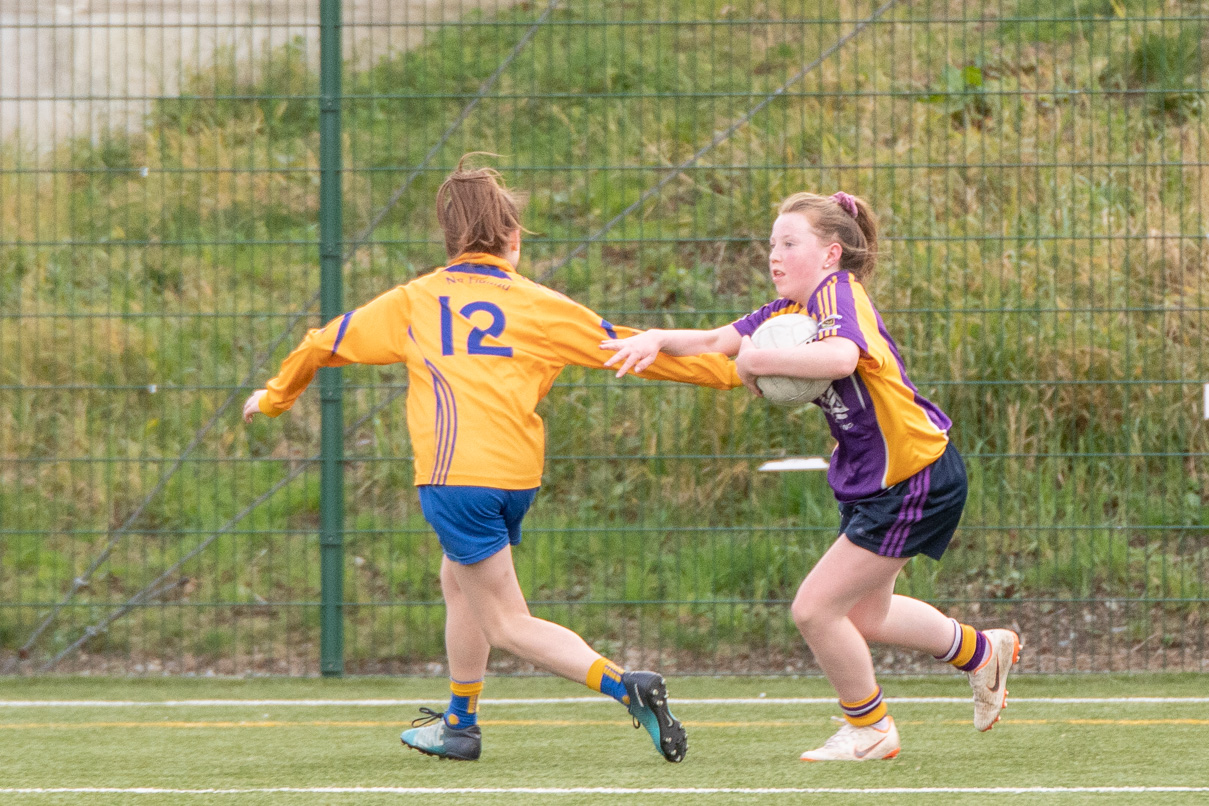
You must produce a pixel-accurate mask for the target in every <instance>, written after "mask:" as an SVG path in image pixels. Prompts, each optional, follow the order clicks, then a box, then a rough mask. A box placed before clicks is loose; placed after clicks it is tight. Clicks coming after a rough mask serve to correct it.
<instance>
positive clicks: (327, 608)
mask: <svg viewBox="0 0 1209 806" xmlns="http://www.w3.org/2000/svg"><path fill="white" fill-rule="evenodd" d="M340 17H341V5H340V0H321V2H320V6H319V266H320V280H319V282H320V292H321V298H320V309H321V311H322V317H323V321H325V322H328V321H331V320H332V319H333V318H335V317H337V316H339V315H340V314H341V313H342V309H343V306H344V301H343V293H342V292H343V289H342V288H341V283H342V280H343V278H342V268H343V259H342V255H341V249H342V243H341V241H342V240H343V229H344V219H343V214H342V212H343V211H342V210H341V205H342V204H343V198H342V193H341V182H342V170H343V163H342V154H341V142H340V139H341V133H340V92H341V88H340V71H341V69H342V67H343V65H342V62H343V59H342V57H341V52H340ZM319 384H320V387H319V388H320V392H319V394H320V401H321V415H322V433H321V437H320V452H321V456H320V467H321V472H320V499H319V553H320V554H319V561H320V605H319V607H320V627H319V630H320V635H319V669H320V672H321V673H322V674H323V676H324V677H339V676H341V675H343V674H344V606H343V605H344V468H343V462H344V399H343V398H344V385H343V378H342V376H341V372H340V370H339V369H337V368H334V367H329V368H324V369H322V370H320V373H319Z"/></svg>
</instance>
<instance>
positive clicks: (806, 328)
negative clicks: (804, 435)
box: [751, 313, 831, 406]
mask: <svg viewBox="0 0 1209 806" xmlns="http://www.w3.org/2000/svg"><path fill="white" fill-rule="evenodd" d="M818 330H819V326H818V323H817V322H815V321H814V319H813V318H812V317H809V316H807V315H806V314H802V313H783V314H781V315H780V316H774V317H772V318H771V319H769V320H768V321H767V322H765V323H764V324H762V325H760V326H759V327H758V328H756V332H755V333H752V334H751V341H752V344H754V345H755V346H756V347H760V348H769V347H775V348H784V347H796V346H798V345H799V344H807V343H809V342H812V341H814V337H815V334H816V333H818ZM830 385H831V381H829V380H809V379H807V378H790V377H787V376H784V375H763V376H761V377H759V378H757V379H756V386H758V387H760V391H761V392H762V393H763V394H764V399H765V400H767V401H768V402H769V403H776V404H777V405H778V406H800V405H802V404H804V403H809V402H810V401H812V400H814V399H815V398H816V397H818V396H819V395H821V394H823V392H825V391H827V387H828V386H830Z"/></svg>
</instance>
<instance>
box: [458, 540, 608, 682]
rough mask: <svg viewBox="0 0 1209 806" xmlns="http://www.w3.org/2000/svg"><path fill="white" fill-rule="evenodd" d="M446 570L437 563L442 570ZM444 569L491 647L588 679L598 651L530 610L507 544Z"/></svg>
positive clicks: (568, 675) (570, 676) (563, 674)
mask: <svg viewBox="0 0 1209 806" xmlns="http://www.w3.org/2000/svg"><path fill="white" fill-rule="evenodd" d="M445 570H446V566H445V565H442V574H443V575H444V572H445ZM448 573H449V575H450V577H451V578H452V579H453V581H455V582H456V583H457V588H458V589H459V591H460V592H461V596H462V599H463V600H464V601H465V603H466V605H467V608H468V610H469V612H471V613H472V614H473V616H474V620H475V621H476V622H477V624H478V626H479V628H480V629H481V631H482V634H483V636H484V638H485V640H486V642H487V643H488V644H489V645H490V646H495V647H499V648H500V649H503V650H507V651H508V652H511V653H512V654H513V655H516V656H517V657H519V658H521V659H523V660H527V661H529V662H530V663H533V664H535V665H537V666H540V667H541V668H543V669H545V670H547V671H549V672H553V673H554V674H556V675H559V676H560V677H565V678H567V679H568V680H572V681H574V682H576V683H583V682H584V681H585V680H586V679H587V676H588V669H589V668H590V667H591V666H592V664H593V663H594V662H595V661H596V660H597V658H599V657H600V654H599V653H598V652H596V651H595V650H593V649H592V647H590V646H588V645H587V643H586V642H585V641H584V640H583V639H582V638H580V637H579V635H577V634H576V633H574V632H572V631H571V630H568V629H567V628H566V627H563V626H560V625H558V624H555V623H553V622H550V621H545V620H543V619H539V618H536V617H534V616H533V615H531V614H530V613H529V605H528V604H527V603H526V602H525V596H524V594H523V593H522V592H521V586H520V583H519V582H518V581H517V578H516V569H515V568H514V567H513V565H512V547H511V546H505V547H504V549H503V550H502V551H500V552H498V553H496V554H493V555H492V556H490V557H488V558H487V559H486V560H483V561H481V562H477V563H474V564H473V565H458V564H457V563H453V562H450V563H449V564H448ZM446 624H447V626H448V621H447V622H446ZM451 664H452V660H451ZM484 665H485V661H484ZM451 668H452V667H451Z"/></svg>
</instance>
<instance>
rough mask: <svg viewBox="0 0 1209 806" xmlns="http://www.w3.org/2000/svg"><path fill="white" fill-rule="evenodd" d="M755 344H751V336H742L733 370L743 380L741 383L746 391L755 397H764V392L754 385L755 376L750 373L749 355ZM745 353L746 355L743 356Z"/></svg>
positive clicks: (754, 348)
mask: <svg viewBox="0 0 1209 806" xmlns="http://www.w3.org/2000/svg"><path fill="white" fill-rule="evenodd" d="M756 349H757V348H756V346H755V345H753V344H752V341H751V336H744V337H743V338H742V339H740V341H739V355H738V357H737V358H735V370H736V371H737V372H738V373H739V380H741V381H743V385H744V386H746V387H747V391H749V392H751V393H752V394H753V395H755V396H756V397H764V393H763V392H761V391H760V387H758V386H756V376H755V375H754V374H752V372H751V369H750V365H751V356H752V353H753V352H754V351H755V350H756ZM745 353H746V355H747V357H746V358H744V354H745Z"/></svg>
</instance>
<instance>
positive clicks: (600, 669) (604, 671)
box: [584, 658, 624, 691]
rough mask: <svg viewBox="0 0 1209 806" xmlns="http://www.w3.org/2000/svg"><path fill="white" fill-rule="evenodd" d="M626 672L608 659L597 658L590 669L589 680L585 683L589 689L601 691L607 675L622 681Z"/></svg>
mask: <svg viewBox="0 0 1209 806" xmlns="http://www.w3.org/2000/svg"><path fill="white" fill-rule="evenodd" d="M623 672H624V670H623V669H622V668H621V667H620V666H618V665H617V664H616V663H614V662H613V661H611V660H609V659H608V658H597V659H596V660H594V661H592V665H591V666H590V667H588V679H587V680H585V681H584V683H585V684H586V685H587V687H588V688H590V689H592V690H593V691H600V690H601V685H602V683H603V681H604V678H605V675H608V676H609V678H610V679H612V680H617V681H620V680H621V675H622V674H623Z"/></svg>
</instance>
